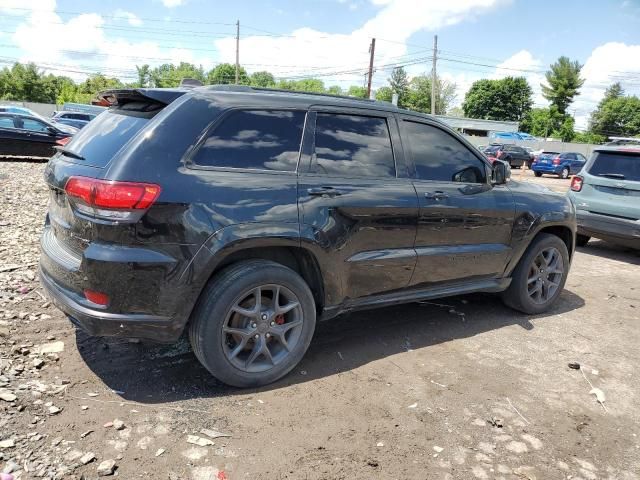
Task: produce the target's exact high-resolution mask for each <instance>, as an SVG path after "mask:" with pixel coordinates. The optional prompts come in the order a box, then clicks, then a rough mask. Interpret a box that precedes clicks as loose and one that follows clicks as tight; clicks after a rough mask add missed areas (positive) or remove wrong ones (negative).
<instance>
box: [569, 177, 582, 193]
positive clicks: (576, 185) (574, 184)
mask: <svg viewBox="0 0 640 480" xmlns="http://www.w3.org/2000/svg"><path fill="white" fill-rule="evenodd" d="M582 183H583V178H582V177H580V176H578V175H576V176H575V177H573V178H572V179H571V190H572V191H574V192H579V191H580V190H582Z"/></svg>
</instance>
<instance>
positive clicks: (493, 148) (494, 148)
mask: <svg viewBox="0 0 640 480" xmlns="http://www.w3.org/2000/svg"><path fill="white" fill-rule="evenodd" d="M500 148H501V147H500V145H491V146H489V147H487V148H485V149H484V153H496V152H497V151H498V150H500Z"/></svg>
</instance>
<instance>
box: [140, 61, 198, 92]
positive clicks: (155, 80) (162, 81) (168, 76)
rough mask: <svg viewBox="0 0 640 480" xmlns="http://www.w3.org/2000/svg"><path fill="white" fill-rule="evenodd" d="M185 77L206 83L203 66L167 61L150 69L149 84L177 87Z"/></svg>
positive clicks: (161, 86)
mask: <svg viewBox="0 0 640 480" xmlns="http://www.w3.org/2000/svg"><path fill="white" fill-rule="evenodd" d="M185 78H194V79H196V80H199V81H201V82H203V83H204V81H205V74H204V70H203V69H202V67H196V66H195V65H193V64H191V63H187V62H180V64H179V65H173V64H172V63H165V64H163V65H160V66H159V67H156V68H154V69H152V70H150V71H149V82H148V83H149V86H152V87H158V88H169V87H177V86H178V85H180V82H181V81H182V80H183V79H185Z"/></svg>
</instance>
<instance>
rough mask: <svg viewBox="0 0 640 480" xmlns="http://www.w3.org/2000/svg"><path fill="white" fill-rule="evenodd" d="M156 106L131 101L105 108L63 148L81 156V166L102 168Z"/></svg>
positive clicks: (141, 125) (146, 121)
mask: <svg viewBox="0 0 640 480" xmlns="http://www.w3.org/2000/svg"><path fill="white" fill-rule="evenodd" d="M160 107H161V106H160V105H158V104H149V103H143V102H131V103H127V104H125V105H123V106H122V107H118V108H115V109H113V108H112V109H109V110H107V111H106V112H104V113H102V114H100V115H99V116H98V117H96V119H95V121H94V122H90V123H88V124H87V126H86V127H84V128H83V129H82V130H80V131H79V132H78V133H77V134H76V135H75V136H74V137H73V140H71V142H69V143H68V144H67V146H66V148H67V149H69V150H71V151H73V152H74V153H78V154H79V155H82V156H83V157H84V158H85V160H83V161H82V163H83V164H87V165H92V166H96V167H104V166H106V165H107V164H108V163H109V161H110V160H111V159H112V158H113V157H114V156H115V154H116V153H118V151H119V150H120V149H121V148H122V147H123V146H124V145H125V144H126V143H127V142H128V141H129V140H131V139H132V138H133V137H134V135H135V134H136V133H138V132H139V131H140V130H142V128H143V127H144V126H145V125H146V124H147V123H148V122H149V120H150V119H151V118H153V116H154V115H155V114H156V113H158V112H159V111H160V109H161V108H160Z"/></svg>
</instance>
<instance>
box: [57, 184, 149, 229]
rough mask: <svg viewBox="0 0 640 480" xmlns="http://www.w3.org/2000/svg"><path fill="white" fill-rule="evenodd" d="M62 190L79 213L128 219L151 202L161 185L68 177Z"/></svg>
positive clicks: (147, 206)
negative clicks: (71, 200) (73, 202)
mask: <svg viewBox="0 0 640 480" xmlns="http://www.w3.org/2000/svg"><path fill="white" fill-rule="evenodd" d="M64 190H65V192H66V194H67V196H68V197H70V198H71V199H73V200H74V201H75V205H76V207H77V208H78V210H80V211H81V212H83V213H86V214H89V215H95V216H98V217H102V218H107V219H114V220H129V219H131V218H132V217H134V216H135V214H136V213H140V212H142V211H144V210H146V209H147V208H149V207H150V206H151V205H153V203H154V202H155V201H156V199H157V198H158V196H159V195H160V191H161V188H160V185H156V184H153V183H140V182H119V181H113V180H98V179H96V178H88V177H71V178H69V180H67V184H66V186H65V188H64ZM138 218H139V217H138Z"/></svg>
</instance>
